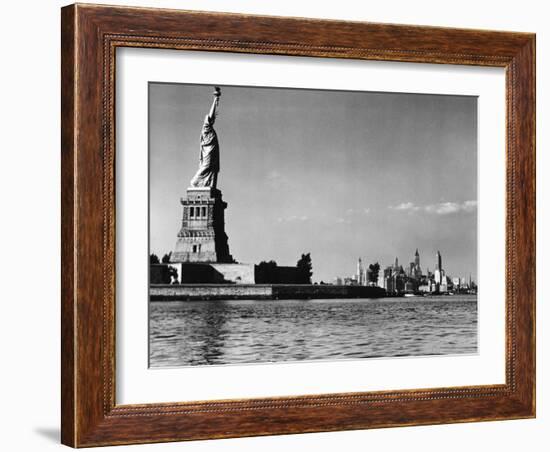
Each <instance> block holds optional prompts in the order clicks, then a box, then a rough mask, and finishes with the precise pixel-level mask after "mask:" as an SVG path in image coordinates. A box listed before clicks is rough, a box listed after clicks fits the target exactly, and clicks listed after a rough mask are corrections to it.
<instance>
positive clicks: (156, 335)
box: [149, 295, 477, 367]
mask: <svg viewBox="0 0 550 452" xmlns="http://www.w3.org/2000/svg"><path fill="white" fill-rule="evenodd" d="M473 353H477V296H475V295H454V296H430V297H413V298H379V299H330V300H230V301H196V302H190V301H155V302H151V303H150V306H149V365H150V367H177V366H199V365H223V364H254V363H270V362H292V361H303V360H339V359H365V358H381V357H397V356H426V355H447V354H473Z"/></svg>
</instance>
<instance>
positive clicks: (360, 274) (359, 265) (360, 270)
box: [357, 258, 365, 286]
mask: <svg viewBox="0 0 550 452" xmlns="http://www.w3.org/2000/svg"><path fill="white" fill-rule="evenodd" d="M357 283H358V284H359V285H360V286H364V285H365V271H364V269H363V262H362V261H361V258H359V260H358V261H357Z"/></svg>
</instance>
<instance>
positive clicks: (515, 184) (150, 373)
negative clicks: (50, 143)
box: [61, 4, 535, 447]
mask: <svg viewBox="0 0 550 452" xmlns="http://www.w3.org/2000/svg"><path fill="white" fill-rule="evenodd" d="M61 32H62V150H61V153H62V369H61V370H62V372H61V374H62V382H61V384H62V429H61V431H62V442H63V443H64V444H66V445H70V446H73V447H86V446H102V445H115V444H133V443H148V442H162V441H180V440H195V439H211V438H227V437H237V436H254V435H271V434H285V433H301V432H320V431H335V430H349V429H365V428H377V427H391V426H403V425H425V424H440V423H452V422H468V421H485V420H503V419H520V418H530V417H534V416H535V36H534V35H533V34H528V33H512V32H496V31H480V30H463V29H447V28H435V27H419V26H407V25H386V24H373V23H360V22H339V21H325V20H312V19H299V18H280V17H264V16H247V15H238V14H219V13H207V12H189V11H177V10H161V9H146V8H145V9H144V8H125V7H110V6H95V5H79V4H77V5H71V6H67V7H65V8H63V9H62V30H61Z"/></svg>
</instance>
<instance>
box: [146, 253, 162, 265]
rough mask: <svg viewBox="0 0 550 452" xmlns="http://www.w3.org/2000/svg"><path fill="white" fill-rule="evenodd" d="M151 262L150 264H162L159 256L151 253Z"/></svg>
mask: <svg viewBox="0 0 550 452" xmlns="http://www.w3.org/2000/svg"><path fill="white" fill-rule="evenodd" d="M149 263H150V264H160V261H159V257H158V256H157V255H156V254H154V253H153V254H151V255H150V256H149Z"/></svg>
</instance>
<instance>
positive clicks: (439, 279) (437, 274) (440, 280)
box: [434, 251, 447, 286]
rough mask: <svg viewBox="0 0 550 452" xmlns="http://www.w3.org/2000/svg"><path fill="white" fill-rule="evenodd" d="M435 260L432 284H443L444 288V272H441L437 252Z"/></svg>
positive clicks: (439, 256)
mask: <svg viewBox="0 0 550 452" xmlns="http://www.w3.org/2000/svg"><path fill="white" fill-rule="evenodd" d="M436 258H437V264H436V268H435V271H434V282H435V283H436V284H439V285H442V284H444V285H445V286H446V285H447V278H446V276H445V270H443V264H442V259H441V253H440V252H439V251H438V252H437V254H436Z"/></svg>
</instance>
